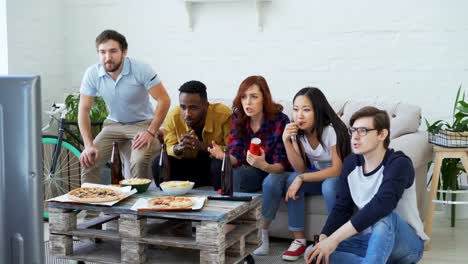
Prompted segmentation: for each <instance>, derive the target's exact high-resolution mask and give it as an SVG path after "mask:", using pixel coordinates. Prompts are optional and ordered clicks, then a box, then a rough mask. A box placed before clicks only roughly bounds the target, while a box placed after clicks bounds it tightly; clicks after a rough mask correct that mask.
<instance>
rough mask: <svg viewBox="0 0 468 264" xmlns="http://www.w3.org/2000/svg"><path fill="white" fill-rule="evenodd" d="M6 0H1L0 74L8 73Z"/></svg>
mask: <svg viewBox="0 0 468 264" xmlns="http://www.w3.org/2000/svg"><path fill="white" fill-rule="evenodd" d="M6 22H7V20H6V0H0V75H6V74H8V35H7V25H6Z"/></svg>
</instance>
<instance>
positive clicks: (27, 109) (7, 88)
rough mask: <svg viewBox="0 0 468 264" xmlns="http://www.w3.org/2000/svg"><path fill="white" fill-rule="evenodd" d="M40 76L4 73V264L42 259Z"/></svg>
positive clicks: (0, 205)
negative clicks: (6, 74)
mask: <svg viewBox="0 0 468 264" xmlns="http://www.w3.org/2000/svg"><path fill="white" fill-rule="evenodd" d="M40 140H41V89H40V78H39V76H0V263H28V264H29V263H44V233H43V232H44V231H43V222H42V204H43V201H42V151H41V145H40V143H41V141H40Z"/></svg>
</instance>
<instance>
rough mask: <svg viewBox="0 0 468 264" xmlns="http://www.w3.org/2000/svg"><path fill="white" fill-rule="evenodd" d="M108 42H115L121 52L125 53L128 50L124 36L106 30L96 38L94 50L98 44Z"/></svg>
mask: <svg viewBox="0 0 468 264" xmlns="http://www.w3.org/2000/svg"><path fill="white" fill-rule="evenodd" d="M108 40H115V41H117V42H118V43H119V46H120V49H121V50H122V51H126V50H127V49H128V44H127V40H126V39H125V36H124V35H122V34H120V33H119V32H117V31H115V30H112V29H106V30H104V31H103V32H101V34H99V35H98V36H97V37H96V49H97V48H98V46H99V44H101V43H103V42H106V41H108Z"/></svg>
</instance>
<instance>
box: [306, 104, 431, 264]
mask: <svg viewBox="0 0 468 264" xmlns="http://www.w3.org/2000/svg"><path fill="white" fill-rule="evenodd" d="M349 123H350V125H351V127H350V128H349V134H350V135H351V148H352V150H353V154H350V155H349V156H348V157H347V158H346V159H345V161H344V162H343V168H342V171H341V176H340V189H339V191H338V196H337V197H338V198H337V200H336V203H335V206H334V207H333V211H332V212H331V214H330V215H329V216H328V219H327V222H326V224H325V226H324V227H323V230H322V234H321V235H320V239H319V240H320V241H319V243H317V244H316V245H315V246H314V247H313V248H308V249H307V252H306V256H305V257H306V261H307V263H312V262H313V263H327V264H328V263H369V264H385V263H401V264H404V263H408V264H409V263H417V262H418V261H419V260H420V259H421V257H422V254H423V250H424V241H426V240H428V239H429V238H428V237H427V235H426V234H424V231H423V224H422V221H421V218H420V217H419V213H418V207H417V203H416V191H415V185H414V168H413V164H412V162H411V160H410V158H409V157H408V156H406V155H405V154H404V153H403V152H401V151H394V150H393V149H389V148H388V145H389V144H390V120H389V117H388V115H387V112H385V111H382V110H379V109H377V108H375V107H370V106H368V107H364V108H362V109H360V110H358V111H357V112H356V113H354V114H353V116H352V117H351V119H350V122H349ZM355 208H357V210H356V211H355ZM314 259H315V260H316V261H315V262H314Z"/></svg>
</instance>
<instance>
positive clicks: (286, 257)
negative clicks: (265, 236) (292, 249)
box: [283, 254, 303, 261]
mask: <svg viewBox="0 0 468 264" xmlns="http://www.w3.org/2000/svg"><path fill="white" fill-rule="evenodd" d="M302 255H303V254H302ZM302 255H300V256H297V257H294V256H284V255H283V260H287V261H296V260H298V259H299V258H300V257H302Z"/></svg>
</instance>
